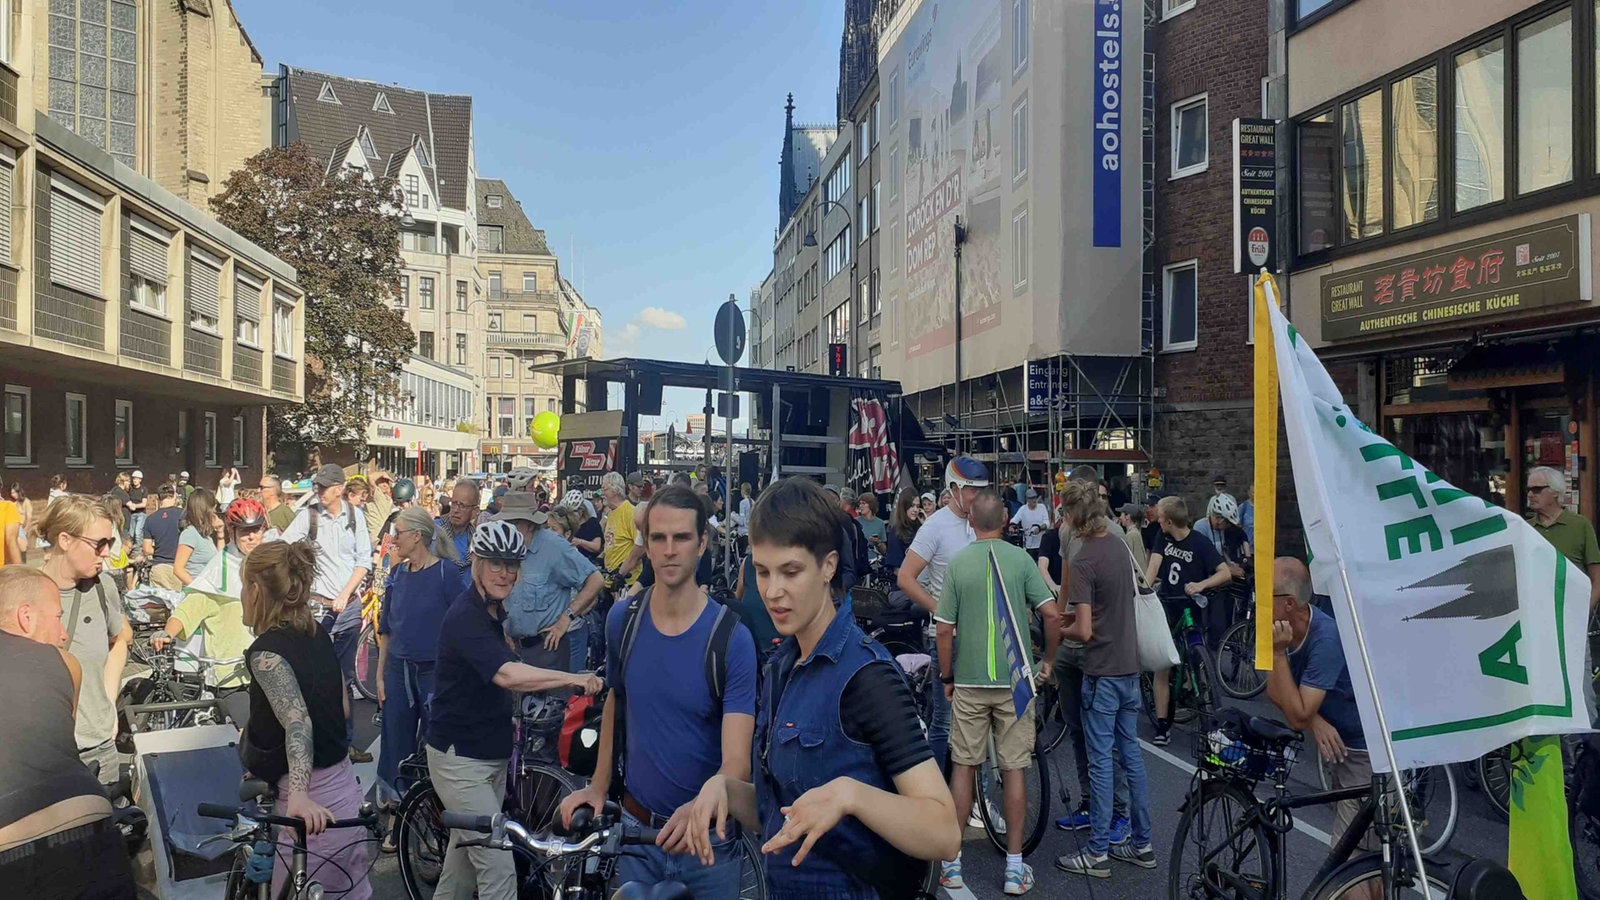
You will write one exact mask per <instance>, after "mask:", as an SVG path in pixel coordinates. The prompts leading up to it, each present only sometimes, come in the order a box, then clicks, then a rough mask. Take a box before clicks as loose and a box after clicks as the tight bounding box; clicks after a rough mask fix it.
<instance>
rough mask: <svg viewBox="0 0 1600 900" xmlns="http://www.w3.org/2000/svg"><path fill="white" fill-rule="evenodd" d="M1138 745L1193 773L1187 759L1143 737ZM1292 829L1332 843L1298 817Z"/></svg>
mask: <svg viewBox="0 0 1600 900" xmlns="http://www.w3.org/2000/svg"><path fill="white" fill-rule="evenodd" d="M1198 739H1199V740H1204V739H1205V737H1204V735H1201V736H1200V737H1199V738H1198ZM1139 746H1140V747H1143V748H1144V752H1145V753H1148V754H1150V755H1151V756H1154V757H1156V758H1157V759H1160V760H1163V761H1165V762H1168V763H1171V764H1172V765H1174V766H1177V767H1178V768H1179V769H1182V770H1183V771H1185V772H1187V773H1189V774H1190V775H1193V774H1194V773H1195V767H1194V765H1193V764H1191V763H1190V762H1188V761H1187V760H1182V759H1179V758H1178V757H1176V756H1173V755H1172V754H1171V753H1168V752H1167V751H1165V750H1163V749H1161V748H1160V747H1157V746H1156V745H1155V744H1152V743H1150V742H1149V741H1147V740H1145V739H1143V738H1140V739H1139ZM1294 830H1295V831H1298V832H1300V833H1301V834H1306V835H1310V836H1311V837H1312V838H1313V839H1315V840H1317V841H1319V842H1321V843H1322V845H1323V846H1325V847H1326V846H1328V845H1330V844H1332V843H1333V835H1331V834H1329V833H1327V832H1326V831H1323V830H1322V829H1321V828H1318V827H1317V826H1315V825H1309V824H1307V823H1305V822H1302V821H1300V820H1299V819H1298V818H1297V819H1295V820H1294Z"/></svg>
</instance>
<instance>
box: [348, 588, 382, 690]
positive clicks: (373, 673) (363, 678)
mask: <svg viewBox="0 0 1600 900" xmlns="http://www.w3.org/2000/svg"><path fill="white" fill-rule="evenodd" d="M377 585H378V579H377V578H375V577H373V576H372V575H368V576H367V580H366V583H365V584H364V585H363V586H362V590H361V635H360V637H358V638H357V639H356V678H355V685H356V691H357V692H358V693H359V694H361V696H363V697H365V698H367V699H368V700H373V701H376V700H377V699H378V682H379V681H381V680H382V679H383V673H382V672H380V671H378V613H379V612H380V611H381V610H382V608H383V595H382V594H381V593H380V592H379V591H378V587H377Z"/></svg>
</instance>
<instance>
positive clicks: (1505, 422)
mask: <svg viewBox="0 0 1600 900" xmlns="http://www.w3.org/2000/svg"><path fill="white" fill-rule="evenodd" d="M1290 12H1291V18H1290V19H1289V23H1290V32H1289V35H1288V39H1287V50H1288V76H1289V77H1288V89H1287V112H1288V119H1289V126H1288V131H1289V135H1290V141H1291V142H1292V145H1293V146H1292V153H1293V156H1294V159H1295V164H1296V166H1297V169H1296V172H1295V176H1296V177H1295V178H1294V184H1295V190H1294V191H1293V193H1292V196H1291V203H1290V204H1289V206H1290V216H1291V222H1290V229H1289V230H1290V233H1291V234H1292V236H1293V241H1294V245H1293V248H1292V249H1293V250H1294V253H1293V257H1292V275H1291V278H1290V290H1289V292H1288V294H1289V310H1290V318H1291V320H1292V321H1293V323H1294V325H1295V327H1296V328H1297V329H1299V331H1300V334H1301V335H1302V337H1303V338H1304V339H1306V340H1307V341H1309V342H1310V343H1311V345H1312V346H1313V347H1316V348H1317V350H1318V354H1319V355H1320V356H1321V357H1323V358H1324V359H1325V360H1326V361H1327V362H1328V364H1329V368H1330V371H1331V372H1332V373H1333V374H1334V376H1335V379H1336V380H1337V381H1338V382H1339V384H1340V386H1341V388H1342V389H1343V390H1344V391H1345V393H1346V396H1347V398H1348V399H1349V401H1350V403H1351V406H1352V408H1354V409H1356V410H1357V411H1358V413H1359V414H1360V415H1361V417H1362V418H1363V420H1364V421H1366V422H1367V423H1368V424H1369V425H1370V426H1371V427H1373V428H1374V429H1375V430H1378V431H1380V432H1381V433H1382V434H1383V435H1384V436H1385V437H1386V438H1388V439H1389V440H1391V441H1392V442H1393V443H1394V444H1395V445H1396V446H1397V447H1399V448H1400V449H1401V450H1402V451H1404V452H1405V453H1407V454H1409V455H1410V456H1412V457H1413V458H1415V459H1416V460H1417V461H1419V462H1421V463H1423V464H1424V465H1426V466H1428V467H1429V468H1430V469H1432V470H1433V471H1434V472H1436V473H1438V474H1439V475H1441V476H1442V477H1444V478H1445V479H1446V480H1448V481H1449V482H1451V483H1452V484H1454V485H1456V486H1457V487H1459V488H1461V489H1463V490H1466V491H1468V492H1470V493H1472V494H1475V495H1477V496H1479V497H1482V498H1483V499H1485V500H1487V501H1489V502H1492V503H1495V504H1497V505H1503V506H1505V507H1506V508H1508V509H1510V510H1513V511H1521V509H1522V507H1523V502H1524V492H1523V487H1522V485H1523V484H1524V482H1525V479H1526V477H1527V472H1528V470H1529V469H1531V468H1532V467H1534V466H1541V465H1542V466H1552V467H1554V468H1556V469H1559V470H1561V471H1563V472H1564V473H1565V474H1566V476H1567V486H1568V489H1567V493H1566V496H1565V497H1564V498H1563V500H1564V501H1565V503H1566V504H1567V506H1568V507H1569V508H1572V509H1574V510H1578V511H1581V512H1582V513H1583V514H1584V515H1586V516H1589V517H1590V518H1591V519H1592V518H1594V516H1595V514H1596V485H1597V484H1600V477H1597V472H1596V466H1597V462H1600V457H1597V456H1596V454H1595V453H1594V451H1593V449H1592V448H1593V447H1594V446H1595V440H1596V438H1597V433H1596V425H1595V422H1596V413H1597V410H1596V404H1595V395H1596V384H1595V381H1596V373H1595V363H1594V360H1595V359H1596V357H1597V354H1596V352H1595V351H1596V349H1597V345H1596V341H1595V338H1594V336H1593V335H1594V324H1595V322H1596V319H1597V318H1600V311H1597V310H1596V308H1595V305H1594V286H1593V272H1592V259H1593V254H1594V252H1595V240H1596V238H1595V235H1594V233H1593V228H1592V222H1593V216H1594V214H1595V213H1596V212H1597V211H1600V159H1597V156H1600V144H1597V143H1596V138H1595V135H1596V128H1597V124H1600V112H1597V108H1596V105H1597V100H1596V95H1595V92H1594V91H1593V90H1592V86H1593V85H1594V84H1595V79H1596V75H1597V72H1596V57H1595V48H1596V19H1597V16H1596V9H1595V6H1594V4H1586V3H1581V2H1542V3H1528V2H1517V0H1495V2H1487V0H1478V2H1472V3H1463V4H1456V5H1453V6H1452V8H1451V11H1450V15H1448V16H1438V15H1432V14H1430V10H1428V9H1426V8H1422V7H1414V6H1413V5H1411V4H1387V3H1377V2H1371V0H1357V2H1327V0H1324V2H1316V0H1299V2H1298V3H1296V4H1295V5H1294V7H1293V8H1292V9H1291V10H1290ZM1358 44H1359V45H1360V46H1361V47H1363V52H1362V53H1361V54H1357V55H1354V56H1352V55H1350V54H1349V53H1347V52H1343V50H1341V49H1340V48H1348V47H1351V46H1356V45H1358ZM1335 60H1337V63H1335Z"/></svg>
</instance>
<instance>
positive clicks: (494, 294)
mask: <svg viewBox="0 0 1600 900" xmlns="http://www.w3.org/2000/svg"><path fill="white" fill-rule="evenodd" d="M504 295H505V291H504V290H503V289H502V287H501V284H500V273H499V272H490V273H489V299H490V300H499V299H500V298H501V297H503V296H504Z"/></svg>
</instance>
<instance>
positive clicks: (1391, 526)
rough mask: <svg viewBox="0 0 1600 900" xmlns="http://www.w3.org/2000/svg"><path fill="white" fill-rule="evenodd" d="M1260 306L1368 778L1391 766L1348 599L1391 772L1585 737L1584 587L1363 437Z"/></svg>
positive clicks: (1519, 530)
mask: <svg viewBox="0 0 1600 900" xmlns="http://www.w3.org/2000/svg"><path fill="white" fill-rule="evenodd" d="M1268 306H1269V308H1270V310H1271V316H1272V333H1273V347H1274V352H1275V355H1276V363H1277V373H1278V387H1279V391H1280V392H1281V395H1282V398H1283V417H1284V425H1285V430H1286V432H1287V435H1288V439H1289V453H1290V457H1291V460H1292V463H1293V470H1294V483H1295V491H1296V493H1297V494H1298V497H1299V503H1300V517H1301V520H1302V522H1303V524H1304V527H1305V534H1306V543H1307V545H1308V546H1309V547H1310V550H1311V557H1312V564H1311V576H1312V583H1313V584H1314V585H1315V589H1316V591H1317V592H1318V593H1324V594H1328V595H1329V596H1331V597H1332V598H1333V605H1334V613H1335V618H1336V619H1337V620H1338V624H1339V637H1340V639H1341V640H1342V642H1343V644H1344V652H1345V659H1346V660H1347V661H1348V663H1349V667H1350V681H1351V684H1352V686H1353V687H1354V689H1355V696H1356V704H1357V706H1358V707H1359V708H1360V712H1361V725H1362V728H1363V729H1364V731H1365V732H1366V735H1367V746H1368V748H1369V750H1370V751H1371V755H1372V766H1373V768H1374V769H1375V770H1378V771H1387V770H1388V767H1389V766H1388V759H1387V758H1386V757H1385V755H1384V753H1383V752H1382V749H1381V747H1382V744H1381V743H1380V741H1379V737H1378V735H1379V729H1378V719H1377V715H1376V713H1375V712H1374V709H1373V704H1372V695H1371V692H1370V688H1369V679H1368V673H1367V672H1366V671H1365V669H1364V668H1363V666H1362V662H1361V654H1360V651H1359V649H1358V646H1359V645H1358V644H1357V641H1356V633H1355V628H1354V627H1353V623H1352V617H1351V615H1350V608H1351V604H1352V603H1353V604H1354V605H1355V612H1356V614H1357V615H1358V617H1359V618H1360V624H1361V632H1362V634H1363V636H1365V638H1366V644H1367V651H1368V655H1369V657H1370V659H1371V662H1372V672H1371V679H1372V680H1373V681H1376V683H1377V685H1378V695H1379V697H1380V699H1381V700H1382V702H1383V711H1384V715H1385V716H1386V718H1387V720H1388V725H1389V733H1390V736H1391V738H1392V739H1393V741H1394V750H1395V758H1396V760H1397V761H1398V763H1399V765H1400V766H1401V767H1402V768H1409V767H1412V766H1425V765H1437V764H1440V763H1449V762H1461V761H1465V760H1470V759H1474V758H1476V757H1478V756H1481V755H1482V754H1484V753H1487V752H1488V751H1490V750H1494V749H1496V748H1498V747H1502V746H1504V745H1506V744H1509V743H1511V742H1512V741H1514V740H1517V739H1520V738H1524V737H1528V736H1531V735H1541V734H1560V733H1565V732H1573V731H1584V730H1588V728H1589V727H1590V726H1589V713H1588V710H1587V709H1586V708H1585V704H1584V699H1583V698H1584V693H1583V680H1584V679H1585V678H1587V677H1588V672H1587V671H1586V667H1585V665H1584V641H1585V638H1586V624H1587V620H1588V616H1589V579H1588V577H1587V576H1586V575H1585V574H1584V573H1583V572H1582V571H1580V570H1579V569H1578V567H1577V566H1574V565H1572V564H1571V563H1569V562H1568V561H1567V559H1566V558H1565V557H1564V556H1562V555H1561V554H1560V553H1558V552H1557V551H1556V550H1555V548H1554V547H1552V546H1551V545H1550V544H1549V543H1548V542H1547V541H1546V540H1545V539H1544V537H1543V536H1541V535H1540V534H1539V532H1537V531H1535V530H1534V528H1533V526H1531V525H1529V524H1528V523H1527V522H1524V521H1523V520H1522V519H1520V518H1518V517H1517V516H1515V515H1513V514H1511V513H1509V512H1507V511H1506V510H1504V509H1502V508H1501V507H1498V506H1494V505H1492V504H1489V503H1487V502H1485V501H1484V500H1481V499H1479V498H1478V497H1475V496H1473V495H1471V494H1468V493H1467V492H1465V491H1462V490H1458V489H1457V488H1456V487H1454V486H1453V485H1451V484H1449V483H1448V482H1446V481H1444V480H1442V479H1440V478H1439V477H1438V476H1437V475H1435V474H1434V473H1432V472H1430V471H1428V470H1427V469H1426V468H1424V467H1423V466H1422V464H1421V463H1418V462H1417V461H1416V460H1414V459H1411V458H1410V457H1409V456H1407V455H1406V454H1404V453H1402V452H1401V451H1400V450H1399V449H1397V448H1396V447H1395V446H1394V445H1392V444H1390V443H1389V442H1388V441H1386V440H1384V439H1383V438H1381V437H1379V436H1378V435H1376V434H1374V433H1372V432H1371V431H1370V430H1369V429H1368V428H1367V426H1366V425H1364V424H1363V423H1362V422H1361V420H1360V419H1359V418H1357V417H1356V414H1355V413H1354V411H1352V410H1351V409H1349V408H1348V407H1346V406H1345V405H1344V398H1343V397H1342V396H1341V395H1340V393H1339V389H1338V388H1337V387H1336V386H1335V385H1334V383H1333V379H1332V378H1330V377H1329V376H1328V372H1327V370H1326V369H1324V368H1323V367H1322V363H1321V361H1320V360H1318V359H1317V357H1316V354H1315V353H1313V352H1312V350H1311V348H1310V347H1308V346H1306V343H1305V341H1303V340H1301V339H1300V336H1299V334H1298V333H1297V332H1296V331H1295V329H1294V326H1292V325H1290V324H1289V322H1288V320H1286V319H1285V318H1284V317H1283V314H1282V313H1280V312H1279V311H1278V309H1277V304H1276V302H1272V303H1269V304H1268ZM1518 488H1519V486H1516V485H1512V486H1510V489H1511V490H1517V489H1518ZM1341 564H1342V565H1343V567H1344V571H1345V573H1346V574H1347V575H1348V576H1349V589H1350V593H1351V594H1353V596H1347V595H1346V590H1345V582H1344V581H1343V579H1341V578H1340V574H1339V567H1340V565H1341Z"/></svg>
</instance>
